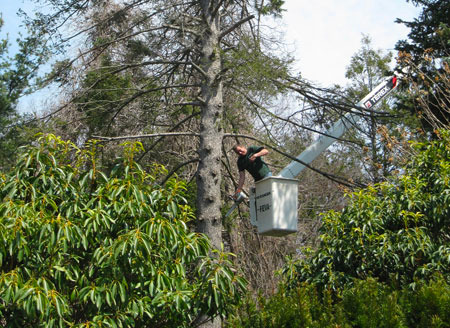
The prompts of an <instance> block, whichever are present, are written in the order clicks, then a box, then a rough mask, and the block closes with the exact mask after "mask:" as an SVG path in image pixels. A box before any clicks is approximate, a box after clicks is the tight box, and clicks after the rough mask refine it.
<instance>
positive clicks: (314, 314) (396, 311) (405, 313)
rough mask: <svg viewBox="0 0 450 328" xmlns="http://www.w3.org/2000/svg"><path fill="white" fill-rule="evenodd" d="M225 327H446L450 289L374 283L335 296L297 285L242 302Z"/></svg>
mask: <svg viewBox="0 0 450 328" xmlns="http://www.w3.org/2000/svg"><path fill="white" fill-rule="evenodd" d="M235 310H236V311H235V314H234V316H233V317H232V319H231V320H230V321H229V322H228V325H227V326H229V327H236V328H267V327H271V328H289V327H292V328H294V327H295V328H336V327H341V328H351V327H357V328H422V327H427V328H438V327H440V328H442V327H450V285H449V284H448V283H446V281H445V280H444V279H442V278H439V277H438V278H436V279H432V280H431V281H430V282H429V283H419V284H418V285H417V288H416V290H415V291H413V290H411V289H410V288H407V287H405V288H403V289H401V290H397V289H395V288H391V287H388V286H387V285H385V284H383V283H379V282H377V281H376V280H374V279H367V280H356V281H355V284H354V286H353V287H346V288H344V289H342V290H341V289H339V290H337V293H335V292H331V291H330V290H325V291H323V292H320V291H318V290H317V289H316V288H315V287H314V286H313V285H310V284H308V283H301V284H300V285H299V286H297V287H296V288H294V289H286V288H283V287H281V288H280V290H279V291H278V292H277V293H276V294H274V295H273V296H272V297H270V298H268V299H265V298H263V297H259V298H258V299H257V301H256V302H255V301H253V300H252V298H251V297H248V298H246V299H245V300H243V301H242V303H241V304H240V305H239V306H238V307H236V309H235Z"/></svg>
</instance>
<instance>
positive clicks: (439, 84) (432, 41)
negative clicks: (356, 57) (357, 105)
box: [396, 0, 450, 131]
mask: <svg viewBox="0 0 450 328" xmlns="http://www.w3.org/2000/svg"><path fill="white" fill-rule="evenodd" d="M412 2H413V3H414V4H415V5H417V6H421V7H422V12H421V14H420V15H419V17H418V18H417V19H415V20H414V21H412V22H406V21H403V20H401V19H398V20H397V22H399V23H403V24H405V25H406V26H407V27H409V28H410V29H411V32H410V33H409V34H408V37H409V39H408V40H401V41H399V42H398V43H397V45H396V49H397V50H399V51H401V52H403V53H404V55H403V59H404V61H403V64H406V65H407V66H408V67H409V70H410V73H411V74H412V76H411V81H410V84H413V85H414V88H413V89H414V92H413V93H412V96H411V97H410V98H407V99H406V100H405V101H404V102H403V105H404V106H406V107H409V108H410V110H413V111H414V112H415V113H416V114H417V115H418V116H419V117H420V118H421V121H422V124H423V127H424V128H425V129H426V130H428V131H430V130H431V131H432V130H433V129H436V128H445V127H448V126H449V124H450V111H449V110H448V108H449V107H450V106H449V105H450V103H449V100H448V96H447V95H448V91H445V90H446V88H447V85H448V74H449V70H448V65H449V58H450V52H449V41H450V4H449V3H448V1H439V0H413V1H412ZM442 90H444V92H442ZM424 94H425V95H426V98H427V100H426V106H425V108H423V105H424V103H423V102H421V101H420V100H419V101H417V98H420V97H422V96H423V95H424Z"/></svg>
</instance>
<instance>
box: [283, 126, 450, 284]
mask: <svg viewBox="0 0 450 328" xmlns="http://www.w3.org/2000/svg"><path fill="white" fill-rule="evenodd" d="M441 136H442V139H441V140H439V141H435V142H431V143H427V144H417V145H416V149H417V150H419V153H418V154H417V155H416V156H415V158H414V159H413V160H412V161H411V162H410V164H409V165H408V166H407V167H406V168H405V172H404V174H403V175H402V176H400V177H398V178H397V179H395V180H393V181H392V182H390V183H382V184H378V185H375V186H371V187H369V188H367V189H363V190H360V191H357V192H354V193H352V194H350V195H348V196H349V204H348V206H347V207H346V208H345V209H344V210H343V211H342V212H335V211H330V212H328V213H325V214H324V216H323V226H322V227H321V235H320V241H321V244H320V246H319V248H318V249H317V251H315V252H314V254H313V255H312V256H310V257H308V258H307V259H305V260H303V261H301V262H299V263H298V266H296V267H295V268H293V266H290V267H286V269H285V272H286V273H289V271H292V270H295V272H290V273H289V274H290V275H291V276H292V277H293V279H292V280H291V282H292V283H296V282H299V281H307V282H311V283H314V284H318V285H319V286H322V287H325V288H330V289H337V288H339V287H340V286H343V285H346V284H351V283H352V281H353V279H354V278H359V279H366V278H367V277H376V278H378V279H379V280H380V281H382V282H387V281H391V282H394V283H398V284H400V285H409V286H410V287H411V288H415V285H416V283H417V281H420V280H428V279H430V277H432V276H433V275H434V274H435V273H436V272H438V273H441V274H443V275H446V277H447V278H448V277H450V276H449V274H450V246H449V235H450V133H449V131H444V132H442V135H441Z"/></svg>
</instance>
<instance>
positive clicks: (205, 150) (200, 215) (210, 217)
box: [197, 0, 223, 327]
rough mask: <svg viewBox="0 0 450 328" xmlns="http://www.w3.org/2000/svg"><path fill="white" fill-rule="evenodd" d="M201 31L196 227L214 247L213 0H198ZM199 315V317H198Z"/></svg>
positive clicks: (216, 97) (217, 241) (218, 224)
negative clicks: (201, 81)
mask: <svg viewBox="0 0 450 328" xmlns="http://www.w3.org/2000/svg"><path fill="white" fill-rule="evenodd" d="M200 3H201V6H202V13H203V19H204V21H205V27H206V28H205V31H203V35H202V39H203V40H202V49H201V51H202V59H201V60H202V61H201V69H202V70H203V73H204V80H203V83H202V90H201V94H202V100H203V105H202V109H201V125H200V145H199V159H200V162H199V167H198V171H197V211H198V212H197V219H198V223H197V229H198V231H199V232H202V233H205V234H206V235H208V237H209V238H210V239H211V243H212V246H213V247H214V248H220V246H221V243H222V233H221V232H222V217H221V212H220V204H221V201H220V200H221V198H220V184H221V172H220V169H221V161H220V159H221V153H222V138H223V129H222V124H221V119H222V117H223V93H222V82H221V81H220V78H219V74H220V70H221V59H220V51H219V35H220V26H219V23H220V22H219V15H217V13H216V14H215V15H214V14H213V10H214V9H213V8H214V7H215V6H216V5H217V1H213V0H201V1H200ZM202 319H203V318H202ZM220 326H221V321H220V320H219V319H216V320H214V321H208V322H206V323H205V324H203V325H202V327H220Z"/></svg>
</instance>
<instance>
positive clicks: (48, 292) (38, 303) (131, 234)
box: [0, 135, 245, 327]
mask: <svg viewBox="0 0 450 328" xmlns="http://www.w3.org/2000/svg"><path fill="white" fill-rule="evenodd" d="M138 150H139V144H132V145H128V146H127V147H126V149H125V158H124V160H123V164H121V165H118V166H117V167H115V168H114V169H113V171H112V172H111V173H110V174H109V176H107V175H106V174H104V173H102V172H101V171H100V170H99V167H98V163H97V160H96V152H95V143H92V144H91V148H90V149H88V150H80V149H77V147H75V146H74V145H73V144H71V143H69V142H64V141H62V140H60V139H59V138H57V137H54V136H51V135H49V136H47V137H43V138H41V139H40V140H39V142H38V143H37V145H36V146H35V147H30V148H28V149H27V151H26V152H25V153H24V154H23V155H22V156H21V157H20V160H19V161H18V162H17V165H16V168H15V170H14V171H13V172H11V173H6V174H5V173H3V174H1V175H0V200H1V203H0V267H1V275H0V325H2V324H3V325H6V326H7V327H54V326H59V327H66V326H70V327H100V326H101V327H188V326H190V323H191V322H192V321H194V320H195V319H196V318H198V317H199V316H202V317H203V315H206V316H209V317H213V316H216V315H221V316H225V315H226V314H227V311H228V306H229V305H230V304H232V303H233V302H236V301H237V299H238V298H239V295H240V292H241V290H242V288H243V287H244V284H245V282H244V280H243V279H242V278H240V277H239V276H237V275H236V274H235V270H233V269H232V267H231V262H230V261H229V259H228V257H229V256H230V254H226V253H223V252H220V251H218V250H212V249H211V248H210V243H209V240H208V239H207V238H206V236H205V235H202V234H198V233H193V232H190V231H189V230H188V229H187V226H186V222H187V221H189V220H190V219H191V218H192V217H193V213H192V211H191V208H190V207H189V206H188V205H186V203H185V200H184V199H183V193H184V190H185V184H184V183H183V182H182V181H177V180H176V179H171V180H170V181H168V182H167V184H166V185H165V186H164V187H161V186H158V185H156V184H155V177H154V176H152V175H150V174H147V173H146V172H145V171H144V170H143V169H142V168H140V167H139V165H137V164H136V163H134V161H133V155H134V153H135V152H136V151H138ZM211 253H215V256H214V257H212V256H211Z"/></svg>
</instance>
